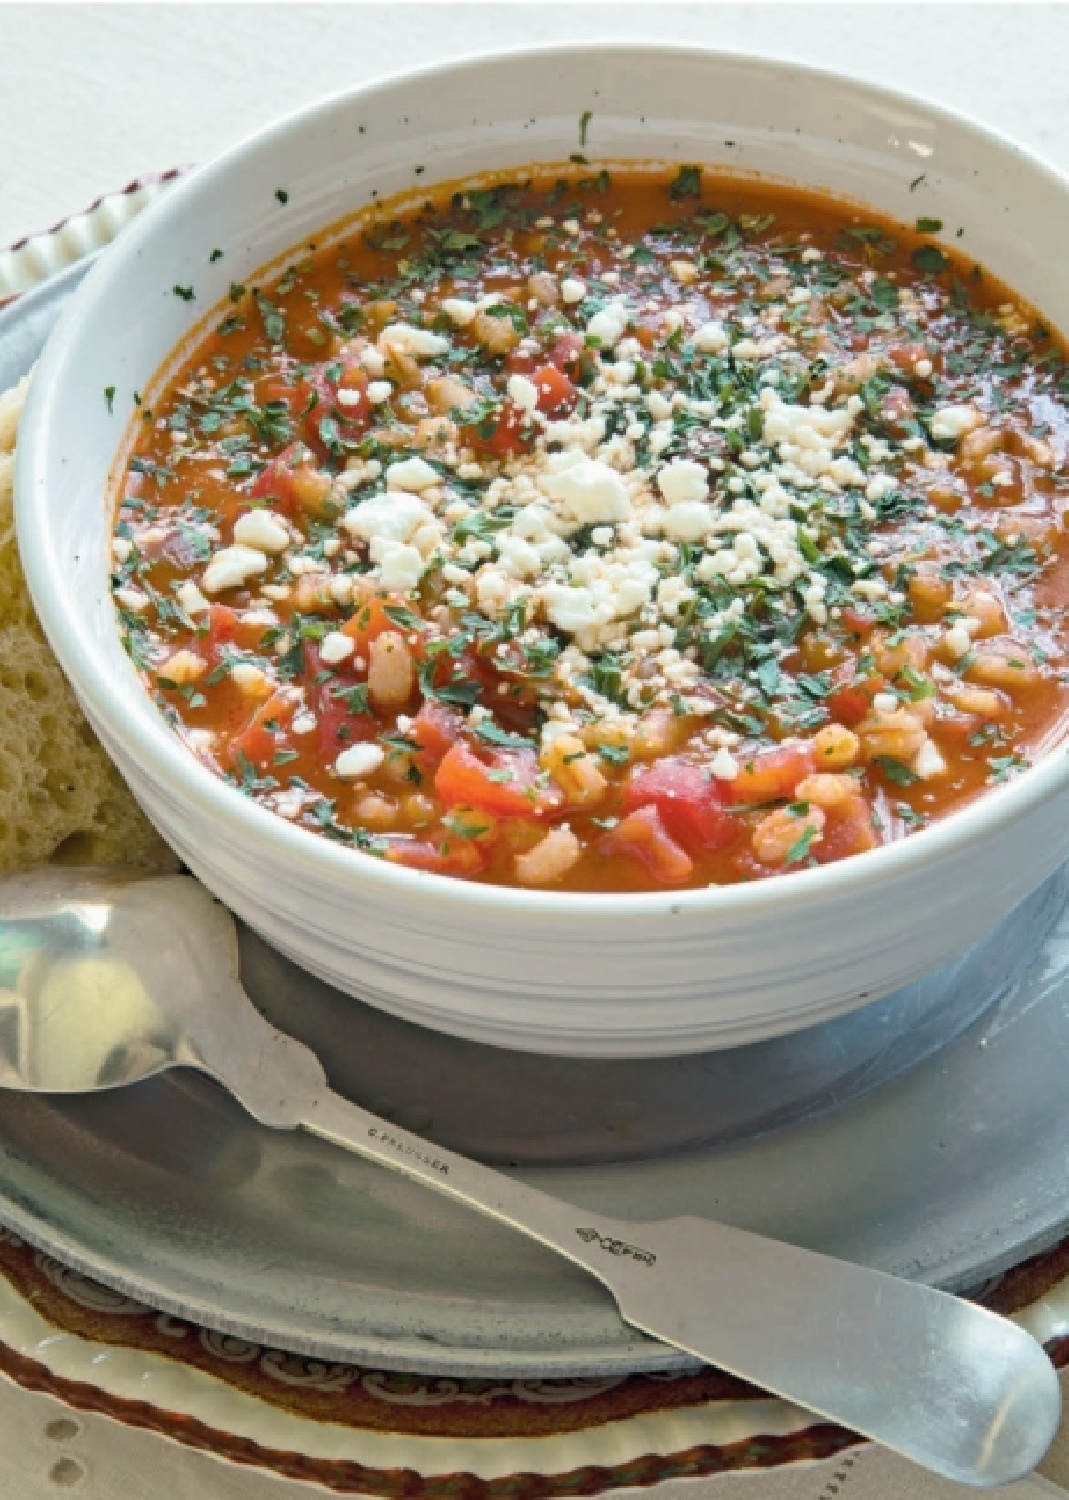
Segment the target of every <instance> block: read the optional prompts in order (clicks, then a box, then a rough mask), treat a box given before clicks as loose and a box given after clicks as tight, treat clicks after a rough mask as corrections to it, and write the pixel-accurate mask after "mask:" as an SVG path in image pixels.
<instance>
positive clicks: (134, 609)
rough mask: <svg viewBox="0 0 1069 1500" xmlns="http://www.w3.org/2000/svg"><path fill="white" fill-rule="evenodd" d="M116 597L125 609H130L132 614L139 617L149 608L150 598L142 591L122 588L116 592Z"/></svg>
mask: <svg viewBox="0 0 1069 1500" xmlns="http://www.w3.org/2000/svg"><path fill="white" fill-rule="evenodd" d="M115 597H116V599H118V601H119V603H120V604H121V605H122V607H123V609H128V610H129V611H130V612H131V614H135V615H139V614H141V612H142V611H143V610H146V609H148V607H149V603H150V601H149V597H148V595H147V594H146V593H143V592H142V590H141V589H132V588H121V589H116V590H115Z"/></svg>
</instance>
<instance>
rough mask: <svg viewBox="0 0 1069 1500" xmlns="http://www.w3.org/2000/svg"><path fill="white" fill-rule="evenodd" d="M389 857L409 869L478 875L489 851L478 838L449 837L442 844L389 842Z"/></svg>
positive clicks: (394, 840) (414, 841)
mask: <svg viewBox="0 0 1069 1500" xmlns="http://www.w3.org/2000/svg"><path fill="white" fill-rule="evenodd" d="M387 844H388V848H387V850H386V858H387V859H388V860H389V861H390V863H391V864H395V865H406V866H407V867H408V869H410V870H430V871H432V872H433V873H434V874H435V875H459V876H471V875H478V874H479V872H480V871H481V870H483V869H485V868H486V862H487V858H488V851H487V850H486V848H485V847H484V846H483V845H482V844H480V843H479V842H478V841H477V840H475V839H464V838H458V837H456V836H455V835H450V836H448V837H447V838H444V839H443V840H442V842H441V843H440V844H432V843H429V842H428V841H426V840H423V839H406V838H391V839H388V840H387Z"/></svg>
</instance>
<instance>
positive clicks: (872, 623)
mask: <svg viewBox="0 0 1069 1500" xmlns="http://www.w3.org/2000/svg"><path fill="white" fill-rule="evenodd" d="M839 623H840V624H841V625H842V627H843V629H844V630H846V631H848V632H849V633H850V634H851V635H859V636H860V637H861V639H862V640H867V639H868V637H869V636H870V635H871V634H872V632H873V631H874V630H875V629H876V617H875V616H874V615H866V614H863V613H862V611H861V610H859V609H855V608H854V606H853V605H852V604H844V605H843V607H842V614H841V615H840V617H839Z"/></svg>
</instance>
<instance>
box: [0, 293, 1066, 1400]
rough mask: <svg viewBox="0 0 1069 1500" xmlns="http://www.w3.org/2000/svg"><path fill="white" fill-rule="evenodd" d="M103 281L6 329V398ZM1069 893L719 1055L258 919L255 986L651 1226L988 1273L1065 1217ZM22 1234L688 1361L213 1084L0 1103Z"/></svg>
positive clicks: (482, 1153) (496, 1244)
mask: <svg viewBox="0 0 1069 1500" xmlns="http://www.w3.org/2000/svg"><path fill="white" fill-rule="evenodd" d="M83 274H84V266H76V267H72V268H71V270H69V271H67V272H64V273H63V274H62V275H60V276H59V277H57V278H56V279H55V280H54V281H51V282H49V283H47V284H46V285H45V286H44V287H42V288H41V289H39V290H38V291H36V292H34V293H31V294H30V295H28V296H26V297H24V298H22V299H20V301H19V302H18V303H16V304H15V305H14V306H13V307H12V308H11V309H9V310H8V311H7V312H5V313H4V314H2V315H0V389H2V388H4V387H6V386H8V385H10V384H12V383H13V382H14V381H15V379H17V378H18V376H20V375H21V374H22V373H23V372H24V371H25V370H26V369H28V368H29V366H30V364H31V363H32V362H33V360H34V359H35V358H36V356H37V354H38V353H39V351H40V348H41V346H42V344H43V342H44V340H45V338H46V337H47V335H48V331H49V329H50V328H51V326H52V323H53V322H54V320H55V317H56V316H57V314H58V312H59V310H60V308H61V306H62V304H63V302H64V300H65V299H66V298H67V297H68V296H69V295H70V294H71V292H72V291H73V289H74V287H75V286H76V285H77V283H78V281H79V279H80V277H81V276H82V275H83ZM991 878H992V879H997V878H998V872H997V871H992V872H991ZM1067 896H1069V874H1066V873H1065V872H1063V873H1062V874H1061V875H1059V876H1057V877H1055V878H1054V879H1053V880H1052V881H1051V882H1049V883H1048V885H1047V886H1045V887H1044V888H1043V889H1042V890H1041V891H1040V892H1038V893H1037V894H1036V895H1035V896H1034V897H1033V898H1032V899H1031V900H1030V901H1029V902H1027V903H1026V904H1025V906H1024V907H1022V908H1021V909H1020V910H1019V911H1018V912H1017V913H1016V914H1015V915H1014V916H1013V917H1012V918H1011V919H1010V920H1009V921H1008V922H1007V923H1006V924H1005V925H1004V926H1003V927H1002V928H1001V929H1000V930H999V931H998V932H997V933H996V934H994V935H993V936H992V937H991V938H989V939H988V940H987V941H986V942H985V943H983V944H981V945H980V946H979V947H978V948H976V949H974V950H972V952H971V953H969V954H968V955H966V956H965V958H963V959H961V960H959V961H958V963H956V964H954V965H952V966H950V967H949V968H948V969H945V970H942V971H940V973H939V974H937V975H934V976H931V977H930V978H929V979H927V980H925V981H924V982H922V983H921V984H918V985H915V986H912V987H911V988H910V989H909V990H906V991H902V992H901V993H900V994H898V995H895V996H892V997H890V998H889V999H887V1000H884V1001H881V1002H880V1003H879V1004H877V1005H874V1006H870V1007H868V1008H867V1009H865V1010H862V1011H859V1012H857V1013H855V1014H853V1015H850V1016H847V1017H844V1018H842V1019H841V1020H838V1021H834V1022H831V1023H828V1024H827V1025H825V1026H822V1027H818V1028H813V1029H811V1030H809V1031H806V1032H802V1033H800V1034H798V1035H796V1036H794V1037H787V1038H780V1039H777V1040H775V1041H773V1042H767V1043H763V1044H761V1045H759V1046H755V1047H746V1048H739V1049H735V1050H733V1051H731V1052H728V1053H713V1054H709V1055H707V1056H704V1057H684V1058H667V1059H659V1060H655V1061H651V1062H631V1061H626V1062H623V1061H622V1062H616V1061H612V1062H593V1061H570V1060H568V1059H561V1058H539V1057H536V1056H533V1055H531V1054H516V1053H509V1052H504V1051H498V1050H497V1049H494V1048H488V1047H484V1046H479V1045H476V1044H474V1043H469V1042H463V1041H459V1040H456V1039H453V1038H449V1037H443V1036H438V1035H437V1034H435V1033H432V1032H429V1031H424V1030H422V1029H420V1028H417V1027H414V1026H411V1025H409V1024H407V1023H405V1022H402V1021H398V1020H396V1019H394V1018H391V1017H389V1016H386V1015H383V1014H381V1013H380V1012H377V1011H375V1010H372V1009H371V1008H369V1007H366V1006H362V1005H360V1004H358V1003H357V1002H354V1001H352V1000H350V999H347V998H346V997H344V996H341V995H338V994H336V993H335V992H333V991H331V990H329V989H327V988H326V987H325V986H323V985H321V984H319V983H317V982H316V981H315V980H312V979H310V978H309V977H308V976H306V975H304V974H303V973H301V972H300V971H299V970H297V969H295V968H294V967H293V966H292V965H290V964H288V963H286V962H285V961H284V960H282V959H281V958H279V957H278V956H277V955H275V954H274V953H272V952H271V950H269V949H268V948H266V947H265V946H264V945H263V944H262V943H260V942H259V941H258V940H257V939H255V938H253V937H251V936H250V935H248V934H246V935H245V937H244V939H243V943H244V958H243V975H244V978H245V980H246V983H247V985H248V987H249V989H250V991H251V992H252V994H253V996H254V998H255V999H256V1000H257V1002H258V1003H259V1004H260V1005H261V1007H262V1008H263V1009H264V1010H265V1012H267V1013H268V1014H269V1015H270V1016H271V1018H272V1019H273V1020H274V1021H276V1023H277V1024H279V1025H280V1026H282V1027H283V1028H284V1029H286V1030H289V1031H291V1032H293V1033H294V1034H297V1035H300V1036H301V1037H302V1038H303V1039H304V1040H305V1041H307V1042H309V1043H310V1044H311V1045H312V1046H314V1047H315V1048H316V1050H317V1051H318V1052H319V1053H320V1055H321V1056H322V1058H323V1060H324V1062H325V1063H326V1065H327V1068H328V1070H329V1072H330V1073H331V1077H332V1081H333V1083H334V1084H335V1086H336V1087H338V1088H339V1089H341V1091H342V1092H345V1093H348V1094H350V1095H351V1096H352V1097H353V1098H356V1099H359V1100H360V1101H361V1102H362V1103H364V1104H367V1105H369V1106H370V1107H371V1108H373V1109H376V1110H377V1111H378V1112H379V1113H382V1114H386V1115H389V1116H390V1117H392V1118H394V1119H396V1120H398V1121H399V1122H401V1123H404V1124H406V1125H408V1126H410V1127H411V1128H413V1129H416V1130H421V1131H423V1132H424V1133H426V1134H427V1135H428V1136H429V1137H430V1138H431V1139H435V1140H438V1141H441V1142H443V1143H445V1144H448V1145H451V1146H454V1147H456V1148H458V1149H459V1150H462V1151H467V1152H469V1153H470V1154H472V1155H475V1156H479V1157H482V1158H483V1159H484V1160H487V1161H492V1162H495V1163H497V1164H498V1165H501V1166H503V1167H505V1168H506V1169H513V1170H517V1171H519V1172H520V1173H521V1174H522V1175H524V1176H526V1177H529V1178H531V1179H532V1180H535V1181H537V1182H538V1183H539V1185H540V1186H542V1187H544V1188H546V1189H548V1190H550V1191H552V1192H556V1193H558V1194H560V1195H561V1196H562V1197H565V1198H568V1199H571V1200H573V1201H574V1202H577V1203H582V1204H584V1205H589V1206H590V1207H591V1208H597V1209H600V1210H602V1211H603V1212H605V1213H609V1214H615V1215H619V1216H621V1217H631V1218H636V1219H642V1218H655V1217H668V1216H671V1215H673V1214H679V1213H700V1214H705V1215H707V1216H709V1217H711V1218H723V1219H726V1220H728V1221H730V1222H732V1223H735V1224H739V1225H743V1226H745V1227H747V1228H752V1229H757V1230H760V1231H763V1232H765V1233H768V1234H771V1235H776V1236H779V1237H780V1238H784V1239H788V1240H793V1241H795V1242H797V1243H799V1244H805V1245H810V1246H813V1247H816V1248H819V1249H823V1250H825V1251H828V1252H830V1253H832V1254H835V1255H839V1256H842V1257H845V1258H847V1259H854V1260H858V1261H863V1262H867V1263H869V1264H871V1265H874V1266H880V1267H882V1268H885V1269H887V1270H890V1271H893V1272H896V1273H899V1274H902V1275H906V1276H912V1277H916V1278H919V1279H924V1280H929V1281H934V1282H938V1283H940V1284H942V1285H944V1286H948V1287H951V1288H957V1289H963V1288H965V1289H968V1288H973V1287H976V1286H978V1285H979V1284H980V1283H981V1282H983V1280H984V1279H985V1278H987V1277H988V1276H990V1275H993V1274H995V1273H996V1272H998V1271H1000V1270H1002V1269H1004V1268H1005V1267H1006V1266H1008V1265H1010V1264H1012V1263H1014V1262H1015V1261H1018V1260H1020V1259H1022V1258H1023V1257H1024V1256H1026V1255H1028V1254H1030V1253H1032V1252H1033V1251H1036V1250H1039V1249H1042V1248H1044V1247H1046V1246H1047V1245H1049V1244H1051V1243H1053V1242H1054V1241H1055V1240H1056V1239H1058V1238H1059V1236H1060V1235H1061V1234H1063V1233H1064V1232H1065V1230H1066V1226H1067V1223H1069V1186H1067V1169H1066V1163H1067V1161H1069V1111H1067V1110H1066V1108H1065V1104H1064V1099H1065V1078H1066V1076H1067V1065H1069V905H1067ZM0 899H2V898H0ZM418 941H419V938H418V934H413V942H418ZM656 1003H657V997H656V996H655V995H651V996H650V1004H651V1005H655V1004H656ZM0 1221H2V1222H4V1223H5V1224H7V1225H8V1226H9V1227H10V1228H12V1229H14V1230H16V1231H17V1232H18V1233H20V1234H22V1235H24V1236H25V1237H26V1238H27V1239H29V1240H30V1241H31V1242H33V1243H36V1244H38V1245H41V1246H42V1247H45V1248H47V1249H48V1250H50V1251H52V1252H53V1253H54V1254H55V1255H57V1256H58V1257H60V1258H61V1259H62V1260H65V1261H66V1262H68V1263H69V1264H72V1265H74V1266H76V1267H78V1268H79V1269H81V1270H83V1271H85V1272H87V1273H88V1274H90V1275H92V1276H95V1277H97V1278H98V1279H99V1280H101V1281H104V1282H106V1283H109V1284H111V1285H113V1286H116V1287H118V1288H120V1289H122V1290H124V1291H126V1292H128V1293H129V1294H131V1295H133V1296H135V1297H137V1298H139V1299H140V1300H142V1301H144V1302H147V1303H149V1304H151V1305H153V1306H156V1307H159V1308H162V1309H164V1310H167V1311H171V1312H175V1313H178V1314H180V1315H184V1316H187V1317H191V1318H193V1319H194V1320H196V1321H197V1322H200V1323H204V1324H207V1325H209V1326H211V1327H215V1328H219V1329H223V1330H227V1331H231V1332H234V1333H237V1334H240V1335H243V1336H245V1337H247V1338H249V1339H252V1340H254V1341H256V1342H262V1343H269V1344H276V1345H281V1346H282V1347H285V1348H290V1349H293V1350H296V1351H298V1352H303V1353H308V1354H314V1355H322V1356H324V1357H328V1358H332V1359H342V1360H352V1361H356V1362H360V1363H368V1364H371V1365H374V1366H375V1367H377V1368H380V1369H382V1368H385V1369H390V1368H394V1369H416V1370H420V1371H425V1372H432V1371H437V1370H441V1371H445V1372H448V1373H450V1374H454V1375H460V1374H476V1375H478V1374H485V1375H493V1376H504V1375H541V1376H550V1375H556V1376H563V1375H580V1374H596V1373H601V1372H622V1371H624V1370H628V1369H668V1368H673V1367H677V1366H680V1365H683V1364H685V1363H687V1361H685V1360H683V1359H682V1358H681V1357H680V1356H679V1355H677V1354H676V1353H675V1352H674V1351H672V1350H669V1349H666V1348H665V1347H664V1346H662V1345H659V1344H656V1343H654V1342H652V1341H651V1340H648V1339H645V1338H643V1337H641V1336H639V1335H636V1334H633V1333H631V1331H630V1330H628V1329H627V1328H626V1327H625V1326H624V1325H623V1324H622V1323H621V1322H620V1320H619V1318H618V1317H617V1315H616V1313H615V1311H614V1309H613V1307H612V1306H611V1304H610V1303H609V1301H608V1298H607V1296H606V1295H605V1294H603V1293H602V1292H601V1291H600V1290H599V1289H598V1288H597V1287H596V1286H594V1285H593V1283H591V1282H590V1281H588V1280H587V1279H586V1278H585V1277H584V1276H583V1275H582V1274H581V1273H580V1272H578V1271H576V1270H573V1269H571V1268H569V1267H568V1266H566V1265H565V1264H563V1263H562V1262H560V1261H558V1260H557V1259H555V1258H554V1257H552V1256H551V1255H549V1254H548V1253H547V1252H544V1251H541V1250H540V1249H538V1248H537V1247H535V1246H533V1245H530V1244H527V1243H526V1242H524V1241H522V1240H520V1239H518V1238H516V1237H514V1236H512V1235H511V1234H509V1233H508V1232H506V1231H504V1230H502V1229H499V1228H496V1227H494V1226H492V1225H490V1224H488V1223H486V1222H485V1221H482V1220H478V1219H476V1218H474V1217H473V1216H471V1215H468V1214H466V1213H465V1212H463V1211H462V1210H461V1209H459V1208H456V1207H454V1206H452V1205H451V1204H448V1203H446V1202H445V1201H443V1200H440V1199H437V1198H435V1197H433V1196H432V1195H431V1194H429V1193H425V1192H424V1191H422V1190H421V1189H420V1188H418V1187H416V1186H414V1185H412V1184H410V1183H407V1182H405V1181H403V1180H401V1179H400V1178H394V1177H392V1176H390V1175H388V1174H387V1173H385V1172H383V1171H382V1170H380V1169H378V1168H375V1167H372V1166H371V1165H368V1164H365V1163H363V1162H360V1161H358V1160H356V1159H355V1158H350V1157H347V1156H345V1155H344V1154H342V1153H341V1152H339V1151H336V1150H334V1149H332V1148H331V1147H329V1146H327V1145H325V1144H323V1143H321V1142H319V1141H316V1140H313V1139H312V1138H310V1137H304V1136H297V1135H286V1134H275V1133H273V1132H271V1131H268V1130H265V1129H262V1128H260V1127H259V1126H256V1125H254V1124H253V1123H252V1122H251V1121H249V1120H248V1119H247V1118H246V1117H245V1116H244V1115H242V1113H241V1112H240V1111H239V1110H238V1108H237V1107H236V1106H235V1105H233V1104H232V1103H231V1101H230V1100H229V1099H228V1098H226V1097H224V1096H223V1095H222V1094H221V1093H220V1092H219V1091H217V1090H216V1089H214V1088H213V1087H212V1086H211V1085H210V1084H208V1083H205V1082H203V1081H202V1080H200V1079H197V1078H194V1077H185V1076H182V1075H177V1074H176V1075H170V1076H165V1077H162V1078H159V1079H156V1080H153V1081H151V1082H150V1083H146V1084H144V1085H139V1086H138V1087H137V1088H134V1089H130V1090H127V1091H124V1092H121V1093H115V1094H110V1095H98V1096H96V1097H93V1098H87V1099H82V1100H77V1099H75V1100H67V1101H65V1102H58V1101H52V1100H47V1099H44V1098H38V1099H33V1098H29V1097H26V1096H20V1095H7V1096H3V1095H0ZM711 1294H713V1295H715V1287H714V1288H711ZM755 1316H760V1310H759V1309H755Z"/></svg>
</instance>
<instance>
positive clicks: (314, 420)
mask: <svg viewBox="0 0 1069 1500" xmlns="http://www.w3.org/2000/svg"><path fill="white" fill-rule="evenodd" d="M338 365H339V361H338V360H336V359H335V360H328V361H326V362H325V363H323V364H321V365H317V366H316V367H315V369H313V370H312V371H311V372H310V373H309V376H308V386H309V393H310V394H311V393H313V392H314V394H315V396H316V401H315V403H314V405H313V406H312V408H311V410H310V411H309V412H308V413H307V414H306V415H305V417H304V419H303V422H302V426H301V431H302V433H303V434H304V438H305V441H306V442H307V443H308V444H309V446H310V447H312V448H313V449H314V450H315V451H316V453H317V454H319V456H320V457H321V458H325V457H326V455H327V454H328V453H329V452H330V451H331V444H330V442H329V441H328V435H327V434H325V433H324V429H323V423H324V421H330V422H334V423H336V424H337V428H338V436H339V437H340V438H342V439H343V440H344V441H345V442H350V443H351V442H355V441H356V440H357V439H358V438H360V437H361V436H362V434H363V433H364V432H366V431H367V428H368V426H369V424H370V422H371V414H372V411H373V409H374V408H373V407H372V405H371V400H370V398H369V396H368V393H367V390H368V385H369V384H370V380H369V378H368V373H367V371H366V370H365V369H364V367H363V366H362V365H361V364H359V363H358V362H357V361H356V360H354V359H349V360H346V361H344V362H343V363H342V364H341V369H340V372H339V370H338ZM335 375H337V379H336V380H335V379H334V378H332V377H334V376H335ZM339 392H344V393H345V395H346V396H347V397H349V398H350V399H348V400H346V399H342V398H340V397H339ZM354 396H355V397H358V398H359V399H358V400H356V401H352V400H351V398H352V397H354Z"/></svg>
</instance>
